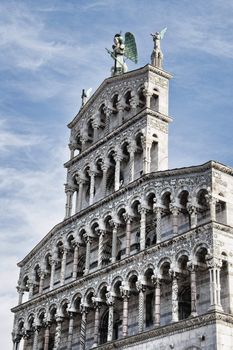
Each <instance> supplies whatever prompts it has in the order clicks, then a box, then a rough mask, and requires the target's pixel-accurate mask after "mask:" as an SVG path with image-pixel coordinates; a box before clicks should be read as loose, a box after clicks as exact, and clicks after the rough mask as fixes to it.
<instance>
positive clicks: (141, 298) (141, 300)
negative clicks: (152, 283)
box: [136, 281, 146, 333]
mask: <svg viewBox="0 0 233 350" xmlns="http://www.w3.org/2000/svg"><path fill="white" fill-rule="evenodd" d="M136 288H137V290H138V292H139V295H138V332H139V333H140V332H143V330H144V317H145V291H146V286H145V285H144V284H143V283H142V282H141V281H137V282H136Z"/></svg>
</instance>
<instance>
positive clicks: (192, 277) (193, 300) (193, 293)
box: [187, 261, 197, 317]
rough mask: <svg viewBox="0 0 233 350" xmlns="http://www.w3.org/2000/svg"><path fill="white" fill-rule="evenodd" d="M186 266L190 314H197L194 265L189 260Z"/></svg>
mask: <svg viewBox="0 0 233 350" xmlns="http://www.w3.org/2000/svg"><path fill="white" fill-rule="evenodd" d="M187 268H188V270H189V272H190V289H191V316H193V317H195V316H197V283H196V265H194V264H193V263H192V262H191V261H189V262H188V264H187Z"/></svg>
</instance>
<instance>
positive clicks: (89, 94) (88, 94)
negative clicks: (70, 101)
mask: <svg viewBox="0 0 233 350" xmlns="http://www.w3.org/2000/svg"><path fill="white" fill-rule="evenodd" d="M91 92H92V88H90V89H88V90H87V92H86V96H87V98H89V97H90V96H91Z"/></svg>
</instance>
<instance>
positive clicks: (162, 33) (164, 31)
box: [160, 27, 167, 39]
mask: <svg viewBox="0 0 233 350" xmlns="http://www.w3.org/2000/svg"><path fill="white" fill-rule="evenodd" d="M166 31H167V27H165V28H163V29H162V30H161V32H160V38H161V39H163V37H164V34H165V33H166Z"/></svg>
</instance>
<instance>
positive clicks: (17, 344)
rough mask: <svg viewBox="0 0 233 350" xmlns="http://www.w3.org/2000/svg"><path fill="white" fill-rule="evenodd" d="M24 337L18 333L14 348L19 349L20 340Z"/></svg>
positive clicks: (14, 349) (14, 340)
mask: <svg viewBox="0 0 233 350" xmlns="http://www.w3.org/2000/svg"><path fill="white" fill-rule="evenodd" d="M21 339H22V335H20V334H17V336H16V337H15V338H14V339H13V350H18V349H19V344H20V340H21Z"/></svg>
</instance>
